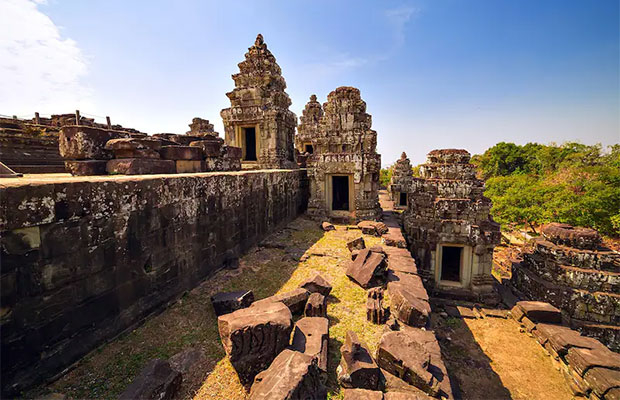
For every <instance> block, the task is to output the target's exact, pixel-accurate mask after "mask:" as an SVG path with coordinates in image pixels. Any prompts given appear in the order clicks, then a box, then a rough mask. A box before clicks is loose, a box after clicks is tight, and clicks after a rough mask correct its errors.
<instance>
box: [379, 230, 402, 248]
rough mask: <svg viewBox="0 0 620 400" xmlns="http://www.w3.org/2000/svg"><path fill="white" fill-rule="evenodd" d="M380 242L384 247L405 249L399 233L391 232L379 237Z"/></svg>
mask: <svg viewBox="0 0 620 400" xmlns="http://www.w3.org/2000/svg"><path fill="white" fill-rule="evenodd" d="M381 241H382V242H383V243H384V244H385V245H386V246H393V247H398V248H401V249H406V248H407V242H406V241H405V238H404V237H403V235H402V234H401V233H400V232H399V233H393V232H389V233H386V234H385V235H382V236H381Z"/></svg>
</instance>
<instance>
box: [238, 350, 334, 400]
mask: <svg viewBox="0 0 620 400" xmlns="http://www.w3.org/2000/svg"><path fill="white" fill-rule="evenodd" d="M326 398H327V390H326V388H325V386H323V383H322V382H321V377H320V371H319V368H318V367H317V365H316V359H315V358H314V357H312V356H310V355H307V354H304V353H300V352H298V351H294V350H289V349H286V350H284V351H282V352H281V353H280V354H278V356H277V357H276V358H275V359H274V360H273V362H272V363H271V365H270V366H269V368H268V369H267V370H265V371H263V372H261V373H259V374H258V375H256V378H255V379H254V384H253V385H252V388H251V389H250V396H249V399H250V400H280V399H282V400H296V399H317V400H318V399H326Z"/></svg>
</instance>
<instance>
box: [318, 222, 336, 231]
mask: <svg viewBox="0 0 620 400" xmlns="http://www.w3.org/2000/svg"><path fill="white" fill-rule="evenodd" d="M321 229H323V230H324V231H325V232H328V231H335V230H336V227H335V226H334V224H330V223H329V222H323V223H322V224H321Z"/></svg>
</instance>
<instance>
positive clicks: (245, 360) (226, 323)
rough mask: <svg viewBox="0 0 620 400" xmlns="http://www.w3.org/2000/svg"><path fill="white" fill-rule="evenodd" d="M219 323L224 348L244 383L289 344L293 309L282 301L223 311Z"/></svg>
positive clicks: (250, 380)
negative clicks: (229, 311) (230, 311)
mask: <svg viewBox="0 0 620 400" xmlns="http://www.w3.org/2000/svg"><path fill="white" fill-rule="evenodd" d="M217 323H218V329H219V333H220V338H221V340H222V344H223V346H224V350H225V351H226V354H228V356H229V357H230V362H231V364H232V366H233V367H234V368H235V370H236V371H237V374H238V375H239V380H240V381H241V383H242V384H248V383H250V382H252V380H253V379H254V377H255V376H256V374H258V373H259V372H261V371H263V370H265V369H266V368H267V367H268V366H269V365H270V364H271V362H272V361H273V360H274V358H275V357H276V356H277V355H278V354H279V353H280V352H281V351H282V350H283V349H284V348H286V346H287V345H288V343H289V338H290V335H291V330H292V328H293V320H292V315H291V311H290V310H289V309H288V307H286V306H285V305H284V304H283V303H280V302H267V303H263V304H257V305H254V306H253V307H249V308H243V309H241V310H237V311H234V312H232V313H230V314H225V315H221V316H220V317H218V319H217ZM259 338H260V339H259Z"/></svg>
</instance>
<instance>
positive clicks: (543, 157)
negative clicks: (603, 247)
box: [472, 142, 620, 236]
mask: <svg viewBox="0 0 620 400" xmlns="http://www.w3.org/2000/svg"><path fill="white" fill-rule="evenodd" d="M472 162H473V163H474V164H476V165H477V167H478V172H479V174H480V175H481V176H482V177H483V178H485V179H487V181H486V191H485V195H486V196H487V197H489V198H490V199H491V200H492V201H493V209H492V214H493V217H494V219H495V220H496V221H498V222H500V223H501V224H502V225H505V226H506V225H511V224H518V225H528V226H530V227H531V228H532V229H534V227H535V226H536V225H539V224H542V223H546V222H551V221H555V222H564V223H568V224H571V225H577V226H586V227H592V228H595V229H597V230H599V231H600V232H601V233H603V234H607V235H612V236H618V235H620V145H614V146H610V151H609V152H608V153H603V151H602V147H601V145H594V146H587V145H583V144H580V143H565V144H562V145H556V144H550V145H541V144H537V143H528V144H526V145H524V146H519V145H516V144H514V143H504V142H502V143H498V144H497V145H495V146H493V147H491V148H490V149H488V150H487V151H485V152H484V154H482V155H477V156H474V157H473V158H472Z"/></svg>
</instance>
